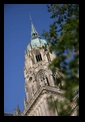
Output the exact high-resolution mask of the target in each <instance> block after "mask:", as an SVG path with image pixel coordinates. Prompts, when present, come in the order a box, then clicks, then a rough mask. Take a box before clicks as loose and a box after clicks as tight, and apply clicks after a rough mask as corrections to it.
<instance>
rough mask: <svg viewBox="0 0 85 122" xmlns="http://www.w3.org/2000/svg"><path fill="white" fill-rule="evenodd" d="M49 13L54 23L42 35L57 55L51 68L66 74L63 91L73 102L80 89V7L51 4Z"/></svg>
mask: <svg viewBox="0 0 85 122" xmlns="http://www.w3.org/2000/svg"><path fill="white" fill-rule="evenodd" d="M48 12H50V13H51V17H50V18H52V19H53V20H54V22H53V23H52V24H51V25H50V29H49V32H46V31H44V32H43V34H42V35H43V36H44V37H45V38H46V40H47V41H48V45H49V50H50V52H52V51H54V52H55V54H56V58H55V59H54V60H53V61H52V63H51V64H50V65H49V67H50V68H51V70H52V71H53V72H55V71H56V68H57V67H58V68H59V70H60V72H62V73H64V76H65V77H64V78H63V80H64V86H63V87H62V89H64V90H65V95H64V96H65V97H66V99H68V100H69V101H70V102H71V101H72V99H73V96H74V91H75V90H76V89H78V88H79V5H78V4H51V5H48ZM59 82H60V79H58V80H57V79H56V83H57V84H58V83H59ZM62 108H63V107H62ZM62 111H63V110H62ZM61 113H62V112H61ZM63 113H64V112H63ZM63 113H62V114H61V115H63Z"/></svg>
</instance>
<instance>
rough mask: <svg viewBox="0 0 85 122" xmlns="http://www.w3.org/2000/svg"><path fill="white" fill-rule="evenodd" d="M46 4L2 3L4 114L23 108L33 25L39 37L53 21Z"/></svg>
mask: <svg viewBox="0 0 85 122" xmlns="http://www.w3.org/2000/svg"><path fill="white" fill-rule="evenodd" d="M47 10H48V9H47V4H4V112H8V113H13V112H14V108H15V107H16V106H17V105H19V107H20V110H21V112H22V111H23V109H24V97H25V89H24V83H25V81H24V61H25V59H24V51H25V50H26V48H27V45H28V43H29V42H30V38H31V24H30V19H29V13H31V16H32V20H33V24H34V26H35V28H36V30H37V32H38V34H39V35H40V36H41V34H42V32H43V30H46V31H48V30H49V25H50V24H51V23H52V21H53V20H51V19H50V13H48V11H47Z"/></svg>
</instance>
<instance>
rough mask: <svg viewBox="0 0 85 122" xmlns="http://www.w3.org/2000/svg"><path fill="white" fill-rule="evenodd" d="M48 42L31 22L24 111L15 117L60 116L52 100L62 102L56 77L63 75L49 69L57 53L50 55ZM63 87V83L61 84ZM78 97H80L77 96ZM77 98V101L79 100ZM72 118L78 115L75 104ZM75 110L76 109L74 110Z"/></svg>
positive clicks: (26, 56) (27, 50)
mask: <svg viewBox="0 0 85 122" xmlns="http://www.w3.org/2000/svg"><path fill="white" fill-rule="evenodd" d="M45 45H47V42H46V40H45V39H41V38H40V36H39V34H38V32H37V31H36V29H35V27H34V24H33V22H32V20H31V40H30V43H29V44H28V46H27V49H26V51H25V54H24V55H25V66H24V78H25V93H26V98H25V99H24V110H23V112H22V113H20V110H19V109H18V110H17V111H16V112H15V113H14V115H13V116H58V109H57V108H56V110H53V109H51V108H50V105H49V101H50V98H53V99H54V100H58V101H62V100H63V99H64V97H63V92H64V91H62V90H61V89H60V87H59V86H56V85H55V75H56V76H57V77H60V76H62V77H63V74H62V73H60V72H59V70H58V69H57V70H56V74H55V75H54V74H53V72H52V71H51V70H50V69H49V67H48V65H49V64H50V63H51V62H52V60H53V59H54V58H55V57H56V55H55V53H54V52H52V53H50V51H49V48H48V46H47V47H46V48H45ZM61 83H62V85H63V81H62V82H61ZM77 97H78V95H77ZM77 97H75V101H76V99H77ZM73 106H74V107H73V111H72V113H71V116H76V115H77V112H76V111H77V109H78V106H77V107H76V105H75V104H73ZM74 108H75V109H74Z"/></svg>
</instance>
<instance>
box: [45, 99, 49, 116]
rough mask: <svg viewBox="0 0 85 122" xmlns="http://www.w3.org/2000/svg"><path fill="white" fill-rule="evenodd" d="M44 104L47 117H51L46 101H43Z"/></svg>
mask: <svg viewBox="0 0 85 122" xmlns="http://www.w3.org/2000/svg"><path fill="white" fill-rule="evenodd" d="M43 104H44V109H45V115H46V116H50V115H49V110H48V105H47V101H46V99H44V100H43Z"/></svg>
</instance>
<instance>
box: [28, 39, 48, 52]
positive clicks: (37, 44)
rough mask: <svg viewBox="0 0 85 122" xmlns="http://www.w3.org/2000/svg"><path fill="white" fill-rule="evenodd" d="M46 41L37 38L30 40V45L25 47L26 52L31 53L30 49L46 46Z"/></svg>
mask: <svg viewBox="0 0 85 122" xmlns="http://www.w3.org/2000/svg"><path fill="white" fill-rule="evenodd" d="M46 43H47V42H46V40H45V39H39V38H35V39H32V40H31V42H30V44H29V45H28V46H27V51H31V48H32V49H33V48H36V47H40V45H41V44H42V46H44V45H45V44H46Z"/></svg>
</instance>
